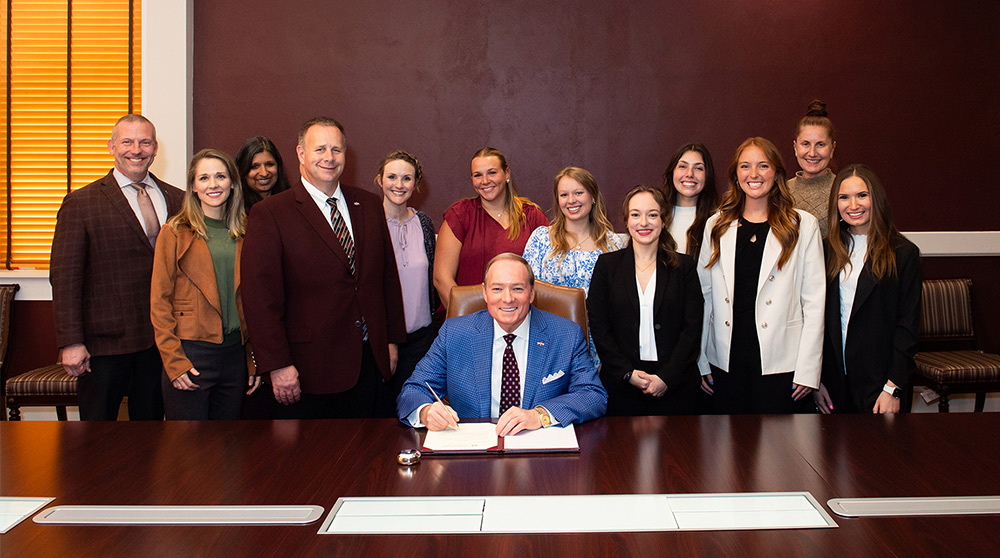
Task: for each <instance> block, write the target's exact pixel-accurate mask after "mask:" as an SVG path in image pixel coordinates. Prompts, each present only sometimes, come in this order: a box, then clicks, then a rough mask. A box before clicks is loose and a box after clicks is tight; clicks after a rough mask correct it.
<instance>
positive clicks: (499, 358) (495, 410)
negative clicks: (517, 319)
mask: <svg viewBox="0 0 1000 558" xmlns="http://www.w3.org/2000/svg"><path fill="white" fill-rule="evenodd" d="M530 325H531V312H530V311H529V312H528V316H527V317H526V318H524V321H523V322H521V325H519V326H517V329H515V330H514V335H516V336H517V337H515V338H514V341H513V342H512V343H511V348H512V349H513V350H514V360H515V361H517V375H518V376H519V378H518V379H519V380H520V381H521V397H520V398H519V399H518V401H517V406H518V407H522V405H521V401H523V400H524V365H525V364H526V363H527V362H528V332H529V331H530ZM504 335H507V332H506V331H504V330H503V328H502V327H500V324H498V323H497V321H496V320H493V358H492V359H491V363H490V418H500V388H501V386H502V385H503V353H504V351H505V350H507V342H506V341H504V340H503V336H504Z"/></svg>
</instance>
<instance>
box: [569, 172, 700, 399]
mask: <svg viewBox="0 0 1000 558" xmlns="http://www.w3.org/2000/svg"><path fill="white" fill-rule="evenodd" d="M623 209H624V220H625V222H626V223H627V224H628V232H629V236H630V237H631V241H630V242H629V244H628V246H626V247H625V248H623V249H621V250H619V251H617V252H609V253H606V254H602V255H601V256H600V257H599V258H598V259H597V264H596V265H595V266H594V274H593V278H592V279H591V283H590V292H589V295H588V296H587V313H588V314H589V316H590V331H591V333H592V334H593V337H594V345H596V346H597V354H598V356H600V359H601V363H602V365H601V381H602V383H603V384H604V387H605V388H606V389H607V390H608V412H607V414H609V415H680V414H692V413H694V412H695V401H696V397H697V393H698V386H699V381H700V380H699V375H698V353H699V349H700V345H701V324H702V312H703V311H704V307H705V305H704V300H703V299H702V296H701V287H700V284H699V282H698V274H697V272H696V270H695V262H694V259H693V258H691V256H688V255H686V254H678V253H677V252H676V250H675V247H676V243H675V242H674V240H673V239H672V238H671V237H670V233H668V232H667V229H666V227H665V225H664V216H665V214H666V212H667V210H668V209H667V203H666V200H665V199H664V197H663V193H662V192H661V191H660V190H658V189H655V188H650V187H648V186H638V187H636V188H635V189H633V190H632V191H631V192H629V193H628V195H626V196H625V203H624V204H623Z"/></svg>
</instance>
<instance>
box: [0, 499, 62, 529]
mask: <svg viewBox="0 0 1000 558" xmlns="http://www.w3.org/2000/svg"><path fill="white" fill-rule="evenodd" d="M52 500H55V498H23V497H16V496H0V535H2V534H3V533H6V532H7V531H9V530H10V529H11V527H13V526H15V525H17V524H18V523H20V522H22V521H24V520H25V519H27V518H29V517H31V514H33V513H35V512H36V511H38V510H40V509H42V508H43V507H45V504H48V503H49V502H51V501H52Z"/></svg>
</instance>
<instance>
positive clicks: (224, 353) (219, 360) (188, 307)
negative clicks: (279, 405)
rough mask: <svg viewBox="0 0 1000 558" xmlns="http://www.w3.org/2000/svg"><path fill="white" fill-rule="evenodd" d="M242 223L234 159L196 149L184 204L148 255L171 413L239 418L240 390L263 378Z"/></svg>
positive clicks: (166, 398) (243, 215) (198, 417)
mask: <svg viewBox="0 0 1000 558" xmlns="http://www.w3.org/2000/svg"><path fill="white" fill-rule="evenodd" d="M245 231H246V212H245V210H244V209H243V197H242V193H241V189H240V179H239V174H237V171H236V164H235V163H234V162H233V160H232V159H231V158H230V157H229V156H228V155H226V154H225V153H222V152H221V151H216V150H214V149H203V150H202V151H199V152H198V153H197V154H196V155H195V156H194V157H193V158H192V159H191V165H190V166H189V167H188V180H187V191H186V193H185V195H184V205H183V207H182V208H181V211H180V212H179V213H178V214H177V215H175V216H174V217H172V218H171V219H170V220H169V221H167V226H165V227H163V228H162V229H161V230H160V235H159V236H158V237H157V239H156V255H155V257H154V260H153V280H152V288H151V293H150V297H151V301H150V302H151V306H150V308H151V310H150V315H151V319H152V322H153V328H154V330H155V333H156V346H157V347H158V348H159V350H160V355H161V356H162V357H163V368H164V373H163V407H164V410H165V411H166V415H167V419H168V420H205V419H223V420H235V419H238V418H240V409H241V407H242V405H243V393H244V391H246V393H247V394H249V393H252V392H253V391H254V390H255V389H257V386H259V385H260V379H259V378H258V377H257V376H255V375H254V370H253V365H252V358H247V355H249V354H250V352H249V350H248V349H246V348H245V347H246V345H247V337H246V328H245V327H244V325H243V324H244V322H243V307H242V304H241V302H240V272H239V269H240V248H241V247H242V245H243V233H244V232H245ZM248 365H249V366H248ZM248 370H249V379H248ZM248 387H249V390H247V388H248Z"/></svg>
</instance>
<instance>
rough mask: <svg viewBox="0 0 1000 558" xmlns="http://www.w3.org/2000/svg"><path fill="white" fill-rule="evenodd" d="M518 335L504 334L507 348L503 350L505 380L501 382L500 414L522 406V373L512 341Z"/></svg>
mask: <svg viewBox="0 0 1000 558" xmlns="http://www.w3.org/2000/svg"><path fill="white" fill-rule="evenodd" d="M515 337H517V336H516V335H514V334H513V333H508V334H507V335H504V336H503V340H504V341H506V342H507V348H506V349H504V350H503V381H502V382H501V383H500V414H501V415H503V413H504V411H506V410H507V409H510V408H511V407H520V406H521V375H520V374H519V373H518V371H517V360H515V359H514V349H513V347H512V346H511V343H513V342H514V338H515Z"/></svg>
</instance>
